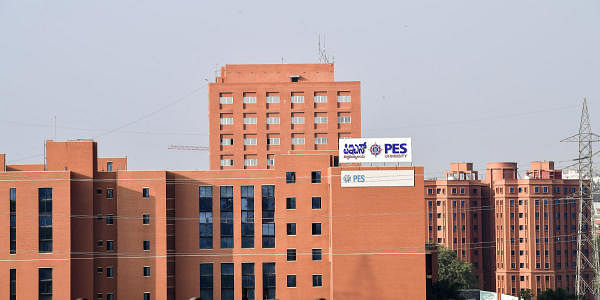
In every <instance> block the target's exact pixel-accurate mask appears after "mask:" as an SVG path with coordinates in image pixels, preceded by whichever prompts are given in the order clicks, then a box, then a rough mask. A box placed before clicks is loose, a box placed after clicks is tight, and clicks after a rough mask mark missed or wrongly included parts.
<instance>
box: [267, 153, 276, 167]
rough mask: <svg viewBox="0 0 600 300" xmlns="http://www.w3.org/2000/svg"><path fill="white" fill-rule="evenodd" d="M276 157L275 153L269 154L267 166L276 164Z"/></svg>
mask: <svg viewBox="0 0 600 300" xmlns="http://www.w3.org/2000/svg"><path fill="white" fill-rule="evenodd" d="M274 165H275V158H273V154H267V166H274Z"/></svg>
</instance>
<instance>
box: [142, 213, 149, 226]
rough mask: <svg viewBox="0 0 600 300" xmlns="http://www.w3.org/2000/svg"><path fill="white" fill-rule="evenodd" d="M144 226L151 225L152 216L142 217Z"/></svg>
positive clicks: (145, 215) (144, 215)
mask: <svg viewBox="0 0 600 300" xmlns="http://www.w3.org/2000/svg"><path fill="white" fill-rule="evenodd" d="M142 224H144V225H148V224H150V215H149V214H143V215H142Z"/></svg>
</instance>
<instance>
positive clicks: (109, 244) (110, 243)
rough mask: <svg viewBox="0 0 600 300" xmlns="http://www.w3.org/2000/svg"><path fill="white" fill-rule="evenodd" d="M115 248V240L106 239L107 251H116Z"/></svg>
mask: <svg viewBox="0 0 600 300" xmlns="http://www.w3.org/2000/svg"><path fill="white" fill-rule="evenodd" d="M114 250H115V242H114V241H106V251H114Z"/></svg>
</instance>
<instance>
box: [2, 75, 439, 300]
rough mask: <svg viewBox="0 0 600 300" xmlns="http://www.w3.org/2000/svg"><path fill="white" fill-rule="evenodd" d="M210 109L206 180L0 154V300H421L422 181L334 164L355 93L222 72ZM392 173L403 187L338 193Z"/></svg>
mask: <svg viewBox="0 0 600 300" xmlns="http://www.w3.org/2000/svg"><path fill="white" fill-rule="evenodd" d="M209 94H210V95H209V119H210V124H209V128H210V161H211V162H210V166H211V169H210V170H206V171H128V170H127V160H126V159H125V158H98V157H97V145H96V143H95V142H94V141H91V140H77V141H67V142H57V141H48V142H47V143H46V149H47V155H46V161H45V164H36V165H7V164H6V160H5V156H4V155H0V179H1V181H0V195H5V196H0V198H4V199H6V201H5V202H4V203H5V204H4V205H6V209H5V211H7V212H9V213H7V214H5V216H4V218H5V221H6V222H5V224H7V226H5V227H3V228H0V237H4V238H3V241H2V242H0V245H4V249H6V251H4V252H0V272H1V273H0V274H2V275H3V276H2V278H5V279H6V283H7V284H0V294H1V295H5V296H6V298H10V297H11V296H9V295H14V296H15V297H18V298H19V299H21V298H25V299H30V298H36V297H39V298H40V299H77V298H82V299H106V300H111V299H144V300H145V299H186V300H187V299H190V298H192V297H202V299H204V300H206V299H236V300H240V299H275V298H278V299H334V298H335V299H367V298H377V299H398V297H401V298H406V299H424V298H425V295H426V290H427V288H426V286H427V285H428V284H431V280H432V279H433V278H434V274H433V269H434V268H433V264H432V260H433V258H432V255H431V254H430V252H429V251H428V250H426V248H425V247H426V234H427V233H426V225H425V221H426V219H425V218H424V216H425V215H426V211H425V209H426V208H425V206H424V205H423V203H424V202H423V188H424V187H423V167H359V166H355V165H348V166H339V165H338V163H337V161H338V160H337V158H336V155H337V147H338V144H337V141H338V139H339V138H343V137H360V83H359V82H335V81H334V80H333V65H330V64H316V65H227V66H225V67H224V68H223V69H222V72H221V76H220V77H218V78H217V82H216V83H214V84H211V85H210V87H209ZM230 160H232V161H233V162H232V163H231V161H230ZM275 161H277V164H275V163H274V162H275ZM223 162H226V163H223ZM394 170H399V171H410V172H411V174H414V175H412V177H413V179H414V180H413V181H411V184H410V185H406V186H383V187H382V186H377V187H375V186H369V187H342V186H341V175H342V172H346V171H354V172H373V171H375V172H378V171H394ZM9 219H10V221H9ZM9 224H10V226H8V225H9ZM38 244H39V245H38ZM13 248H14V251H13V250H12V249H13ZM13 252H14V253H13ZM39 268H42V269H39ZM9 283H10V284H9ZM3 297H4V296H3Z"/></svg>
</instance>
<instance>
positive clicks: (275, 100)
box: [267, 96, 279, 103]
mask: <svg viewBox="0 0 600 300" xmlns="http://www.w3.org/2000/svg"><path fill="white" fill-rule="evenodd" d="M267 103H279V96H267Z"/></svg>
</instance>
